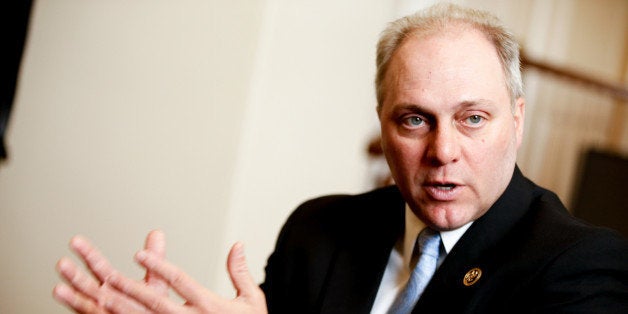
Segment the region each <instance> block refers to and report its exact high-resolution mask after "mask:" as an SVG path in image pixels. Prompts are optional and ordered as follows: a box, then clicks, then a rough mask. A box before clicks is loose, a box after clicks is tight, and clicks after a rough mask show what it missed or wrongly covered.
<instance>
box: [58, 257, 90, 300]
mask: <svg viewBox="0 0 628 314" xmlns="http://www.w3.org/2000/svg"><path fill="white" fill-rule="evenodd" d="M56 269H57V272H58V273H59V274H60V275H61V277H62V278H63V279H64V280H65V281H66V282H67V283H69V284H70V285H72V288H73V289H75V290H76V291H80V292H81V293H82V294H84V295H85V296H86V297H89V298H91V299H93V300H94V301H96V300H98V289H99V288H100V284H99V283H97V282H96V280H94V278H92V277H91V276H88V275H87V274H85V273H84V272H83V271H82V270H81V269H79V268H78V267H77V266H76V264H74V262H72V260H70V259H69V258H67V257H63V258H61V259H60V260H59V262H57V267H56Z"/></svg>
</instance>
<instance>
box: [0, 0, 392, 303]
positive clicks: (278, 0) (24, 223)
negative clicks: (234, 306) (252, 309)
mask: <svg viewBox="0 0 628 314" xmlns="http://www.w3.org/2000/svg"><path fill="white" fill-rule="evenodd" d="M390 11H391V10H390V9H389V8H388V6H387V5H386V3H385V2H382V1H379V0H371V1H358V0H354V1H342V2H337V1H333V0H326V1H288V0H268V1H247V0H240V1H219V0H213V1H206V0H195V1H192V0H186V1H176V2H175V1H166V0H150V1H148V0H134V1H123V0H109V1H85V0H51V1H37V2H36V4H35V7H34V9H33V16H32V21H31V22H32V23H31V31H30V37H29V39H28V45H27V49H26V53H25V56H24V63H23V67H22V74H21V81H20V86H19V90H18V93H17V100H16V103H15V106H14V111H13V113H12V117H11V121H10V126H9V130H8V138H7V142H8V148H9V152H10V160H9V161H8V162H6V163H4V164H2V165H0V249H1V251H2V252H3V254H2V255H3V257H2V259H1V260H0V313H63V312H66V311H65V310H64V309H63V308H62V307H61V306H59V305H57V304H55V303H54V302H53V300H52V297H51V289H52V287H53V286H54V284H55V282H56V281H57V280H58V279H57V276H56V274H55V272H54V264H55V262H56V260H57V259H58V258H60V257H61V256H62V255H66V254H69V250H68V249H67V241H68V240H69V238H70V237H71V236H72V235H73V234H76V233H82V234H85V235H87V236H89V237H90V238H92V239H93V240H94V242H96V244H97V245H99V246H100V247H101V249H102V250H103V251H104V253H105V254H106V255H108V256H109V257H110V259H111V260H112V262H113V263H114V265H116V266H117V267H119V268H120V269H121V270H122V271H124V272H126V273H129V274H131V275H133V276H136V277H137V276H140V275H141V272H140V269H139V268H138V267H136V266H134V265H133V263H132V262H131V257H132V255H133V253H134V252H135V251H136V250H137V249H139V248H140V247H141V245H142V242H143V237H144V235H145V234H146V233H147V232H148V231H149V230H150V229H152V228H162V229H164V230H165V231H166V234H167V236H168V240H169V253H168V255H169V258H170V259H171V260H172V261H174V262H175V263H177V264H179V265H180V266H181V267H183V268H184V269H186V270H187V271H188V272H189V273H190V274H191V275H192V276H194V277H195V278H197V279H198V280H199V281H200V282H201V283H203V284H205V285H207V286H209V287H211V288H213V289H215V290H217V291H219V292H221V293H223V294H227V295H230V294H231V289H230V285H229V284H228V282H227V280H226V278H227V276H226V273H225V272H224V260H225V256H226V251H227V248H228V246H229V245H230V244H231V243H232V242H233V241H235V240H237V239H241V240H243V241H244V242H245V245H246V247H247V250H248V252H249V259H250V264H251V265H250V266H251V268H252V270H253V272H254V275H255V277H256V279H258V280H262V278H263V266H264V264H265V259H266V257H267V255H268V254H269V252H270V250H271V249H272V246H273V242H274V240H275V237H276V235H277V231H278V229H279V227H280V225H281V224H282V223H283V221H284V219H285V218H286V216H287V215H288V213H289V212H290V211H291V210H292V209H293V208H294V207H295V206H296V205H297V204H298V203H299V202H301V201H303V200H304V199H306V198H309V197H313V196H317V195H320V194H325V193H331V192H358V191H362V190H364V189H366V188H367V186H368V182H367V178H366V167H367V165H366V160H365V153H364V149H365V145H366V141H367V140H368V137H369V136H370V135H371V134H372V132H373V131H374V129H375V124H376V122H375V121H376V117H375V112H374V109H373V108H374V106H375V101H374V97H373V88H372V77H373V71H374V47H375V41H376V38H377V35H378V33H379V31H380V30H381V29H382V28H383V25H384V23H385V22H387V21H388V20H389V16H390V13H389V12H390Z"/></svg>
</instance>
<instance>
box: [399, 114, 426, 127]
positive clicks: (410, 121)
mask: <svg viewBox="0 0 628 314" xmlns="http://www.w3.org/2000/svg"><path fill="white" fill-rule="evenodd" d="M404 123H406V124H407V125H409V126H421V125H422V124H424V123H425V120H423V118H421V117H419V116H411V117H407V118H406V119H405V120H404Z"/></svg>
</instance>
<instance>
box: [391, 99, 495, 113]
mask: <svg viewBox="0 0 628 314" xmlns="http://www.w3.org/2000/svg"><path fill="white" fill-rule="evenodd" d="M476 106H478V107H494V106H495V103H494V102H493V101H491V100H488V99H483V98H479V99H469V100H463V101H461V102H459V103H458V104H457V105H456V106H455V107H454V109H455V111H458V110H460V109H466V108H469V107H476ZM404 110H405V111H411V112H415V113H421V114H430V111H431V110H428V109H427V108H426V107H424V106H421V105H420V104H415V103H401V104H397V106H395V109H394V110H393V112H399V111H404Z"/></svg>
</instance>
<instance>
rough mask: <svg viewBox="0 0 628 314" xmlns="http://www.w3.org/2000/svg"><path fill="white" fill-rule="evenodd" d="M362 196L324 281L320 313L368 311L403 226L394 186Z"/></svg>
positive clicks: (401, 202)
mask: <svg viewBox="0 0 628 314" xmlns="http://www.w3.org/2000/svg"><path fill="white" fill-rule="evenodd" d="M387 191H388V192H386V193H385V196H384V197H378V198H372V199H364V200H363V201H362V202H360V203H359V204H357V205H358V206H361V207H362V208H363V210H361V211H360V212H362V213H364V214H361V215H360V217H356V221H355V223H356V225H355V226H347V229H348V230H349V231H348V234H346V235H345V236H343V239H342V241H340V242H339V243H338V246H337V249H336V252H335V256H334V257H333V259H332V262H331V267H330V272H329V274H328V278H327V280H326V285H325V288H324V292H323V293H324V295H323V299H322V308H321V312H322V313H368V312H369V311H370V309H371V307H372V305H373V301H374V300H375V296H376V294H377V290H378V288H379V284H380V282H381V279H382V277H383V274H384V271H385V269H386V265H387V262H388V258H389V256H390V252H391V250H392V247H393V246H394V244H395V242H396V241H397V239H398V237H399V235H400V234H401V232H403V227H404V217H403V213H404V204H405V203H404V201H403V199H402V198H401V195H400V194H399V192H398V190H397V189H396V188H391V189H388V190H387Z"/></svg>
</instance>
